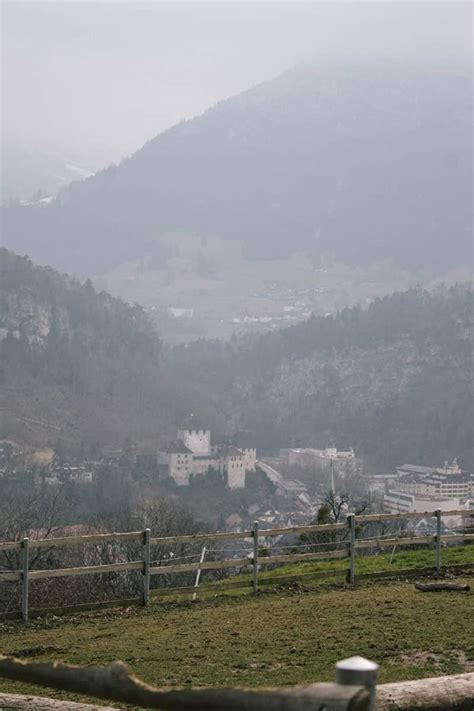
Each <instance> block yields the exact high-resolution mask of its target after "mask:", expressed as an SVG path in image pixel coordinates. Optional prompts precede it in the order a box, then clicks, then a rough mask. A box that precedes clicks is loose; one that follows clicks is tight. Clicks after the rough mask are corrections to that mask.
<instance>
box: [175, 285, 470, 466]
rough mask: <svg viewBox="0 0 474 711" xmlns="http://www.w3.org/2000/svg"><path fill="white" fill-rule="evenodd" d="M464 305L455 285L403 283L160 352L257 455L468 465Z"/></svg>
mask: <svg viewBox="0 0 474 711" xmlns="http://www.w3.org/2000/svg"><path fill="white" fill-rule="evenodd" d="M472 308H473V292H472V290H471V289H470V288H468V287H467V286H456V287H453V288H451V289H449V290H448V289H444V288H441V289H439V290H437V291H436V292H434V293H428V292H426V291H423V290H411V291H407V292H404V293H395V294H393V295H392V296H390V297H385V298H383V299H377V300H376V301H375V302H374V303H372V304H371V305H370V306H369V308H367V309H362V308H359V307H358V308H353V309H345V310H343V311H341V312H340V313H339V314H337V315H336V316H330V317H328V318H324V317H320V318H311V319H310V320H309V321H307V322H305V323H302V324H299V325H297V326H294V327H292V328H288V329H284V330H281V331H278V332H275V333H272V334H269V335H265V336H262V337H259V338H258V339H254V340H251V339H248V340H247V341H236V340H234V341H232V342H231V343H228V344H224V343H219V342H208V341H199V342H196V343H194V344H191V345H189V346H187V347H177V348H175V349H173V350H172V351H170V352H169V353H168V354H167V358H169V360H170V363H171V364H172V367H173V368H174V371H175V373H176V374H177V375H178V377H179V378H180V380H185V379H186V378H187V377H188V378H189V377H190V374H192V376H191V377H192V380H193V383H194V386H195V387H197V386H199V388H200V389H201V391H202V393H203V394H205V395H206V396H207V397H211V398H212V402H213V405H214V407H215V409H216V410H217V411H218V412H220V413H222V417H223V418H228V419H229V421H232V422H233V423H234V427H235V429H241V428H242V429H249V430H251V431H253V432H255V433H256V434H257V435H258V440H259V445H260V447H264V448H267V449H268V450H271V449H272V448H275V449H277V448H278V447H284V446H316V447H324V446H328V445H330V444H332V443H334V444H335V445H337V446H339V447H341V446H343V447H345V446H350V445H352V446H354V448H355V449H356V450H357V452H358V454H360V455H362V456H364V457H366V458H367V460H368V461H369V462H371V463H373V464H374V465H375V466H377V467H381V468H385V469H390V468H391V467H393V466H394V465H396V464H401V463H403V462H404V461H413V462H418V463H425V464H428V465H429V464H434V465H441V464H442V463H443V461H444V460H445V459H452V458H453V457H456V456H457V457H458V458H459V461H460V462H461V464H462V465H463V466H465V467H468V468H471V467H472V466H473V465H474V462H473V449H472V422H473V397H472V396H473V392H472V344H471V333H472V331H471V327H472V323H471V321H472V313H473V311H472ZM197 384H198V385H197Z"/></svg>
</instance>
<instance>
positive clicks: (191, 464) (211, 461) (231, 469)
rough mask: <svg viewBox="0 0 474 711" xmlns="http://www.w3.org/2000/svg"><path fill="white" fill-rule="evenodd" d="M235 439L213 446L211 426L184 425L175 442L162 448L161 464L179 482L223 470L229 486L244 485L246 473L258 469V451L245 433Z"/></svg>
mask: <svg viewBox="0 0 474 711" xmlns="http://www.w3.org/2000/svg"><path fill="white" fill-rule="evenodd" d="M234 441H235V442H238V443H240V444H241V447H238V446H236V445H235V444H233V443H229V444H224V445H216V446H212V444H211V431H210V430H208V429H195V428H188V429H180V430H178V437H177V440H176V441H175V442H171V443H170V444H169V445H168V446H167V447H165V448H164V449H163V450H160V451H159V452H158V457H157V462H158V468H159V469H160V470H161V472H162V473H164V474H165V475H167V476H169V477H171V478H172V479H174V481H175V482H176V483H177V484H178V486H187V485H189V483H190V480H191V478H192V477H195V476H204V475H205V474H207V473H208V472H209V471H211V470H214V471H217V472H220V473H221V474H222V475H223V476H224V477H225V480H226V483H227V486H228V487H229V489H243V488H244V487H245V476H246V474H247V473H248V472H255V468H256V461H257V451H256V447H255V445H254V444H253V443H252V442H251V441H250V440H249V438H248V437H247V436H245V435H243V434H242V435H236V437H235V438H234Z"/></svg>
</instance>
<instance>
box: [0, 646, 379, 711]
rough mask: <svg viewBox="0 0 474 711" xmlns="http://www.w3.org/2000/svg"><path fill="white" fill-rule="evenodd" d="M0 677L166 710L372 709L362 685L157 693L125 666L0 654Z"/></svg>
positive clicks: (184, 690)
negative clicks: (85, 664) (81, 664)
mask: <svg viewBox="0 0 474 711" xmlns="http://www.w3.org/2000/svg"><path fill="white" fill-rule="evenodd" d="M0 676H3V677H6V678H7V679H15V680H17V681H22V682H24V683H30V684H40V685H41V686H48V687H52V688H55V689H62V690H64V691H71V692H73V693H77V694H88V695H90V696H95V697H96V698H100V699H107V700H109V701H118V702H119V703H127V704H132V705H133V706H141V707H144V708H159V709H162V710H163V711H167V710H169V711H202V710H203V709H207V711H221V710H222V709H226V711H320V710H321V709H322V708H325V709H327V711H368V709H369V702H370V696H369V693H368V691H367V689H364V688H363V687H360V686H342V685H340V684H332V683H329V684H327V683H322V684H312V685H310V686H306V687H295V688H293V689H288V690H286V689H261V690H256V689H228V688H227V689H226V688H219V687H217V688H209V689H206V688H195V689H193V688H191V689H176V690H169V689H155V688H153V687H151V686H149V685H148V684H145V683H143V682H142V681H140V679H137V677H135V676H133V675H132V674H130V673H129V671H128V670H127V667H126V666H125V665H124V664H122V663H121V662H114V663H113V664H109V665H108V666H106V667H77V666H72V665H69V664H61V663H58V662H25V661H21V660H19V659H14V658H12V657H2V656H0Z"/></svg>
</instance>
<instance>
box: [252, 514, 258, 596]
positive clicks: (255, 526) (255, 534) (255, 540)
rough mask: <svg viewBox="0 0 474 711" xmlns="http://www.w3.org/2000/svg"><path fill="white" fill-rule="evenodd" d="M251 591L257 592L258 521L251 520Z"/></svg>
mask: <svg viewBox="0 0 474 711" xmlns="http://www.w3.org/2000/svg"><path fill="white" fill-rule="evenodd" d="M253 591H254V593H257V592H258V521H254V522H253Z"/></svg>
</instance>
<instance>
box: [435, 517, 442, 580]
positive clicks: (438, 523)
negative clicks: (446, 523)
mask: <svg viewBox="0 0 474 711" xmlns="http://www.w3.org/2000/svg"><path fill="white" fill-rule="evenodd" d="M435 515H436V572H437V573H438V575H439V573H440V572H441V509H436V511H435Z"/></svg>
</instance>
